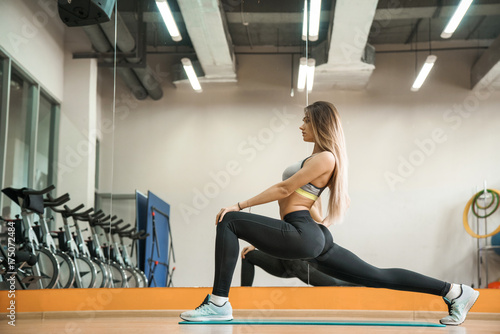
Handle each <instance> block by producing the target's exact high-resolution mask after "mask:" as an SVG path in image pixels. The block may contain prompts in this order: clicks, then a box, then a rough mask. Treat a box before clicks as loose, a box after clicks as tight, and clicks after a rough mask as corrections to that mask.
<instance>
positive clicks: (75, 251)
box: [0, 186, 147, 289]
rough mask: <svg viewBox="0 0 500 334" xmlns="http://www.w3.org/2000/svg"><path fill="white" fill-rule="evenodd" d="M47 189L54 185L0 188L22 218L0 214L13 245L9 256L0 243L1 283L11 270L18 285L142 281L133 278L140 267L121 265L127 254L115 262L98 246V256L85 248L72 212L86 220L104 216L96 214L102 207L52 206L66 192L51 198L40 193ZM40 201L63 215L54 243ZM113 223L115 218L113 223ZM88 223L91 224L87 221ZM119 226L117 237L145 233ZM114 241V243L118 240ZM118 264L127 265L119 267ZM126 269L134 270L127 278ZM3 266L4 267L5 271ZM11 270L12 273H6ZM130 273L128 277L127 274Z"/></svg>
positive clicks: (138, 236) (120, 284)
mask: <svg viewBox="0 0 500 334" xmlns="http://www.w3.org/2000/svg"><path fill="white" fill-rule="evenodd" d="M53 189H55V187H54V186H50V187H48V188H46V189H44V190H41V191H36V190H32V189H28V188H22V189H14V188H6V189H3V190H2V192H4V193H5V194H6V195H7V196H8V197H9V198H10V199H11V200H12V201H13V202H15V203H17V204H18V205H19V206H20V207H21V217H22V218H19V216H17V218H16V219H13V220H5V219H3V220H4V221H5V222H6V224H7V226H8V227H9V229H8V231H9V233H8V237H9V238H10V239H14V238H15V243H13V244H15V245H17V246H16V249H15V261H13V254H14V253H13V252H11V249H10V248H9V249H8V252H9V254H6V253H5V251H4V249H3V247H0V249H1V254H0V255H1V257H2V259H1V260H2V261H0V262H1V263H2V267H0V270H1V269H2V268H3V269H4V270H1V271H2V272H1V274H2V276H1V277H0V283H5V281H7V280H8V279H9V278H14V276H15V281H16V286H17V288H18V289H19V288H21V289H42V288H54V287H55V288H68V287H72V286H75V287H79V288H90V287H127V286H129V287H130V286H137V287H141V286H147V281H145V280H144V279H142V278H136V277H137V276H138V275H139V276H140V271H139V273H137V270H130V269H129V268H127V266H130V260H129V258H128V254H126V257H125V258H126V259H127V260H126V262H127V263H125V261H123V264H122V263H120V265H116V263H115V262H114V261H113V260H112V259H110V258H106V257H104V254H102V251H101V252H100V255H101V256H100V258H99V257H96V256H92V254H90V252H89V250H88V248H87V247H86V244H85V242H83V237H82V234H81V232H82V230H81V229H80V228H79V226H78V219H77V217H80V218H81V217H85V216H86V217H87V219H88V221H89V222H90V221H92V222H93V223H104V222H105V220H106V218H104V219H101V217H102V216H103V214H102V213H99V215H97V214H96V215H94V216H91V215H90V212H92V211H93V209H89V210H87V211H85V212H80V213H78V210H80V209H81V208H83V205H80V206H78V207H77V208H75V209H69V208H68V207H67V206H65V207H64V210H60V209H56V207H58V206H61V205H62V204H64V203H66V202H67V201H69V199H70V198H69V194H65V195H63V196H61V197H59V198H57V199H54V198H52V197H51V196H50V195H47V199H44V198H43V195H44V194H48V192H50V191H51V190H53ZM45 207H49V208H51V209H52V210H53V211H56V212H60V213H61V214H62V216H63V221H64V227H63V228H62V229H61V231H60V232H58V239H59V241H60V242H59V246H60V248H57V247H56V246H55V242H54V240H53V238H52V234H51V233H50V231H49V229H48V226H47V222H46V220H45V218H44V215H43V214H44V208H45ZM33 214H36V215H38V218H39V225H36V226H32V224H31V223H30V218H31V216H32V215H33ZM69 217H72V218H73V220H74V222H75V225H74V227H75V228H76V230H75V233H71V231H70V226H69V223H68V218H69ZM107 219H109V217H107ZM115 225H117V224H116V223H115ZM94 226H95V225H94ZM91 228H92V229H93V226H91ZM121 232H122V235H121V236H120V241H121V237H122V236H124V237H125V236H126V237H129V238H131V239H132V240H134V243H133V245H134V244H135V241H136V240H138V239H143V238H145V237H146V235H144V232H142V231H141V232H139V233H134V232H133V231H127V232H125V231H121ZM10 233H12V234H10ZM93 234H94V240H96V242H94V244H95V247H96V248H98V249H99V250H100V245H99V242H98V240H99V238H98V235H97V233H95V230H94V229H93ZM10 239H9V242H10ZM61 241H62V242H61ZM121 243H122V242H121ZM122 245H123V243H122ZM115 247H116V248H117V249H119V246H118V245H116V246H115ZM61 248H62V249H61ZM63 250H64V251H63ZM122 250H124V251H125V252H126V247H124V246H122ZM97 253H99V252H94V254H97ZM26 263H28V267H25V265H26ZM111 268H116V269H114V270H113V269H111ZM120 269H121V270H120ZM124 269H128V270H127V271H125V270H124ZM131 271H134V272H136V274H135V275H134V274H132V273H131V274H130V275H129V276H130V277H131V278H130V279H128V278H129V277H128V276H127V274H126V272H131ZM6 272H8V273H7V274H6ZM12 272H15V273H14V274H12ZM124 272H125V274H124ZM8 274H10V276H9V275H8ZM142 275H144V274H142ZM132 278H134V279H133V280H132ZM2 280H3V281H4V282H2Z"/></svg>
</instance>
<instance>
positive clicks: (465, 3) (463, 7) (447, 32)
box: [441, 0, 473, 38]
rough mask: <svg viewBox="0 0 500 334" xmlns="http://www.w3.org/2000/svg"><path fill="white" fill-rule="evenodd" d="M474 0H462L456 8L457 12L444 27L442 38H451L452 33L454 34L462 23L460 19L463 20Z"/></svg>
mask: <svg viewBox="0 0 500 334" xmlns="http://www.w3.org/2000/svg"><path fill="white" fill-rule="evenodd" d="M472 1H473V0H462V1H460V3H459V4H458V7H457V9H456V10H455V13H454V14H453V16H452V17H451V19H450V21H449V22H448V24H447V25H446V28H444V30H443V32H442V33H441V38H450V37H451V35H453V33H454V32H455V30H456V29H457V27H458V25H459V24H460V21H462V19H463V17H464V15H465V13H466V12H467V10H468V9H469V7H470V5H471V3H472Z"/></svg>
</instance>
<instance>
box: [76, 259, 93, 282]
mask: <svg viewBox="0 0 500 334" xmlns="http://www.w3.org/2000/svg"><path fill="white" fill-rule="evenodd" d="M75 267H76V272H77V275H78V277H76V279H75V283H76V284H75V285H76V287H77V288H85V289H87V288H94V287H95V280H96V276H97V269H96V266H95V265H94V263H93V262H92V261H90V259H88V258H86V257H83V256H78V257H77V258H75Z"/></svg>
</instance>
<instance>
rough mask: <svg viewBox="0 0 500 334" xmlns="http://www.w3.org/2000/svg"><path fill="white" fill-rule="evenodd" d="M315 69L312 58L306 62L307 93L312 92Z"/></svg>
mask: <svg viewBox="0 0 500 334" xmlns="http://www.w3.org/2000/svg"><path fill="white" fill-rule="evenodd" d="M315 68H316V60H315V59H314V58H309V59H308V60H307V91H308V92H310V91H312V89H313V83H314V70H315Z"/></svg>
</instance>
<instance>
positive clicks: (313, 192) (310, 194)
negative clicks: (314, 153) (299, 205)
mask: <svg viewBox="0 0 500 334" xmlns="http://www.w3.org/2000/svg"><path fill="white" fill-rule="evenodd" d="M309 158H310V157H307V158H305V159H304V160H302V161H297V162H296V163H294V164H293V165H290V166H288V167H287V168H286V169H285V171H284V172H283V181H285V180H286V179H289V178H290V177H292V176H293V175H294V174H295V173H297V172H298V171H299V170H300V169H301V168H302V166H304V162H306V160H307V159H309ZM325 188H326V187H323V188H318V187H316V186H315V185H313V184H312V183H310V182H309V183H308V184H306V185H303V186H302V187H300V188H299V189H297V190H295V192H297V193H299V194H300V195H302V196H304V197H307V198H309V199H312V200H313V201H315V200H317V199H318V197H319V195H321V193H322V192H323V190H325Z"/></svg>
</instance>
